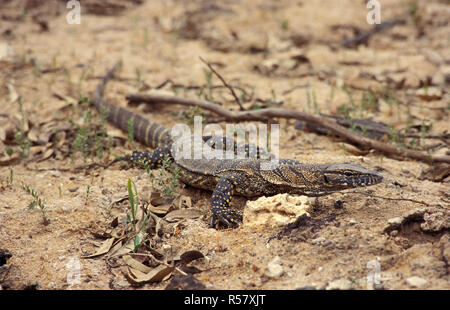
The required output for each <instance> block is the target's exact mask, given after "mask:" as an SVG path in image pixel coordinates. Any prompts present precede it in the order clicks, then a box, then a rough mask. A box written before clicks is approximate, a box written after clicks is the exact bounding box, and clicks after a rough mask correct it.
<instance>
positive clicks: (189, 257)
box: [180, 250, 205, 265]
mask: <svg viewBox="0 0 450 310" xmlns="http://www.w3.org/2000/svg"><path fill="white" fill-rule="evenodd" d="M199 258H205V255H203V253H202V252H200V251H197V250H191V251H186V252H184V253H183V254H181V256H180V264H182V265H187V264H189V263H190V262H192V261H194V260H196V259H199Z"/></svg>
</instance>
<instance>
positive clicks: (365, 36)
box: [341, 19, 405, 47]
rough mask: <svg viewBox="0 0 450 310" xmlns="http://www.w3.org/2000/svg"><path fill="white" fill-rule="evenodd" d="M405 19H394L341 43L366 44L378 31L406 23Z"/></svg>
mask: <svg viewBox="0 0 450 310" xmlns="http://www.w3.org/2000/svg"><path fill="white" fill-rule="evenodd" d="M404 23H405V21H404V20H399V19H394V20H389V21H386V22H383V23H381V24H378V25H376V26H375V27H373V28H372V29H370V30H368V31H366V32H363V33H361V34H359V35H357V36H355V37H353V38H351V39H347V40H344V41H343V42H342V43H341V45H342V46H344V47H355V46H358V45H360V44H366V43H367V41H368V40H369V38H370V37H371V36H372V35H374V34H375V33H377V32H380V31H382V30H386V29H389V28H392V27H394V26H395V25H397V24H404Z"/></svg>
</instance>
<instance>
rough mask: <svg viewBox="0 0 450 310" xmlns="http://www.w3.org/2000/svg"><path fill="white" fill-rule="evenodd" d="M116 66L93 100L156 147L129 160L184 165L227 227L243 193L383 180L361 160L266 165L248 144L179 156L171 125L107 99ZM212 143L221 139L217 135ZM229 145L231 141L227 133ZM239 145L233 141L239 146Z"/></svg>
mask: <svg viewBox="0 0 450 310" xmlns="http://www.w3.org/2000/svg"><path fill="white" fill-rule="evenodd" d="M114 69H115V67H114V68H113V69H111V70H110V71H109V72H108V73H107V74H106V76H105V77H104V78H103V80H102V82H101V83H100V84H99V85H98V87H97V89H96V90H95V92H94V96H93V102H94V104H95V106H96V108H97V109H98V110H99V111H106V113H107V118H108V120H109V121H110V122H111V123H113V124H114V125H115V126H117V127H119V128H121V129H122V130H124V131H127V130H128V126H129V125H128V124H129V121H130V120H131V121H132V124H133V131H134V137H135V138H136V139H137V140H138V141H139V142H141V143H143V144H145V145H147V146H149V147H151V148H153V149H154V151H153V152H152V153H145V152H139V151H135V152H133V154H132V155H129V156H126V157H125V158H126V159H127V160H130V161H132V162H133V163H138V164H140V165H142V166H143V165H148V167H150V168H151V169H153V168H156V167H158V166H159V165H160V164H161V162H162V160H163V158H164V157H167V158H169V159H171V160H172V165H175V167H176V168H179V171H180V180H181V181H182V182H183V183H185V184H187V185H190V186H193V187H197V188H201V189H205V190H210V191H212V198H211V212H212V216H211V222H210V223H211V226H212V225H214V224H215V223H218V222H220V223H222V224H224V225H226V226H228V227H234V226H237V225H239V222H241V221H242V214H241V212H239V211H237V210H235V209H232V208H230V199H231V196H232V195H240V196H244V197H257V196H270V195H275V194H279V193H290V194H301V195H307V196H322V195H327V194H331V193H333V192H337V191H341V190H345V189H349V188H354V187H361V186H368V185H374V184H377V183H380V182H381V181H382V179H383V176H382V175H381V174H379V173H378V172H376V171H372V170H368V169H366V168H363V167H361V166H359V165H353V164H344V163H330V164H304V163H301V162H299V161H296V160H291V159H279V160H278V163H277V165H276V166H275V167H274V168H273V169H262V165H263V163H267V161H266V160H264V161H263V160H262V159H260V152H261V154H262V151H260V149H259V148H256V149H255V148H251V147H250V146H248V145H245V152H246V155H249V154H248V153H249V152H251V150H253V152H252V153H253V155H255V153H256V156H248V157H246V158H243V159H206V158H203V157H202V158H201V159H189V158H178V157H179V156H175V155H176V154H174V152H175V148H174V145H175V143H174V141H173V139H172V137H171V130H170V128H168V127H165V126H163V125H161V124H158V123H156V122H154V121H152V120H149V119H147V118H145V117H143V116H142V115H139V114H137V113H135V112H132V111H130V110H129V109H126V108H123V107H121V106H118V105H116V104H113V103H111V102H108V101H106V100H104V99H103V98H102V97H103V92H104V89H105V86H106V83H107V82H108V80H109V79H110V78H111V77H112V76H113V73H114ZM210 141H214V143H213V144H210V145H211V146H213V147H214V146H215V145H216V144H217V142H218V141H217V140H213V139H212V140H210ZM220 142H223V143H224V144H226V143H229V140H226V138H224V140H223V141H220ZM238 147H239V146H237V145H236V144H234V150H236V149H237V148H238Z"/></svg>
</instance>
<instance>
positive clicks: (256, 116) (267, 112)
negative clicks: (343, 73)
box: [126, 94, 450, 163]
mask: <svg viewBox="0 0 450 310" xmlns="http://www.w3.org/2000/svg"><path fill="white" fill-rule="evenodd" d="M126 99H127V100H128V101H129V102H145V103H168V104H181V105H187V106H198V107H200V108H202V109H205V110H208V111H212V112H214V113H216V114H218V115H221V116H223V117H224V118H225V119H227V120H229V121H235V122H238V121H263V122H266V121H268V120H270V119H271V118H276V117H278V118H287V119H297V120H301V121H305V122H309V123H312V124H315V125H318V126H321V127H324V128H326V129H328V130H330V131H332V132H333V133H334V134H336V135H337V136H340V137H342V138H345V139H347V140H348V141H350V142H351V143H352V144H355V145H357V146H360V147H365V148H370V149H374V150H377V151H379V152H381V153H383V154H385V155H387V156H390V157H394V158H397V159H404V158H411V159H416V160H420V161H424V162H427V163H431V162H446V163H450V156H447V155H435V154H429V153H425V152H421V151H416V150H409V149H402V150H400V149H398V148H397V147H395V146H392V145H389V144H386V143H383V142H380V141H376V140H373V139H369V138H366V137H363V136H361V135H359V134H357V133H355V132H353V131H351V130H349V129H347V128H345V127H343V126H341V125H339V124H337V123H336V121H334V120H331V119H328V118H324V117H320V116H317V115H311V114H307V113H303V112H299V111H294V110H286V109H260V110H253V111H230V110H227V109H225V108H223V107H221V106H220V105H218V104H215V103H212V102H209V101H206V100H198V99H186V98H180V97H177V96H165V95H153V94H130V95H127V96H126Z"/></svg>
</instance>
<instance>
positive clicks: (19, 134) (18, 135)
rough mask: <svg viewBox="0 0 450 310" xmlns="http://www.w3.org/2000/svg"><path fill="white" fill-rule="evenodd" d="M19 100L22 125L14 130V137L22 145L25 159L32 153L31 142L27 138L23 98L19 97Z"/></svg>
mask: <svg viewBox="0 0 450 310" xmlns="http://www.w3.org/2000/svg"><path fill="white" fill-rule="evenodd" d="M18 102H19V112H20V127H19V128H16V129H15V130H14V138H15V140H16V142H17V144H18V145H19V147H20V153H21V155H22V158H23V159H25V158H27V157H28V156H29V155H30V147H31V142H30V141H29V140H28V139H27V134H26V132H25V128H26V126H25V125H26V122H27V119H26V117H25V112H24V110H23V103H22V98H21V97H19V98H18Z"/></svg>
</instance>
